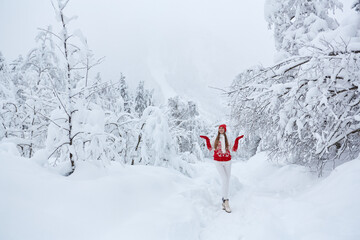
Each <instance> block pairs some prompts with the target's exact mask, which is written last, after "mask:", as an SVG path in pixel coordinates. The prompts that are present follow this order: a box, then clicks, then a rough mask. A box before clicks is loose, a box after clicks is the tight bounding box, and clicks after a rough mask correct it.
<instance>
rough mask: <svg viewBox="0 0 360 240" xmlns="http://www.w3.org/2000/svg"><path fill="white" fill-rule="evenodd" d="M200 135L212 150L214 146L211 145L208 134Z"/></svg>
mask: <svg viewBox="0 0 360 240" xmlns="http://www.w3.org/2000/svg"><path fill="white" fill-rule="evenodd" d="M200 137H201V138H203V139H205V140H206V146H207V148H208V149H209V150H210V151H211V149H212V147H211V144H210V139H209V138H208V137H207V136H204V135H200Z"/></svg>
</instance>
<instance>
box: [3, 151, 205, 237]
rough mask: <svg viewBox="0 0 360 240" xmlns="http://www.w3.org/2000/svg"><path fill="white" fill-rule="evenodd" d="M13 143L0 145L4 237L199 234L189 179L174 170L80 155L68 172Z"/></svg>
mask: <svg viewBox="0 0 360 240" xmlns="http://www.w3.org/2000/svg"><path fill="white" fill-rule="evenodd" d="M15 150H16V148H15V146H4V145H1V148H0V165H1V168H0V195H1V198H0V239H29V240H30V239H36V240H40V239H44V240H48V239H76V240H79V239H87V240H90V239H119V238H120V239H125V238H124V237H126V238H129V239H168V238H169V236H173V237H172V238H171V239H196V237H195V236H196V234H197V232H198V231H199V229H198V228H199V225H197V217H196V216H195V213H196V211H194V209H193V206H192V205H191V201H189V200H186V197H184V196H183V195H182V194H179V192H183V191H186V190H188V189H191V188H192V184H191V181H190V180H189V179H188V178H186V177H185V176H183V175H182V174H180V173H179V172H177V171H175V170H171V169H166V168H161V167H151V166H126V167H123V166H122V165H120V164H119V163H113V164H112V165H111V166H110V167H108V168H103V167H99V166H96V165H95V164H91V163H86V162H78V164H77V169H76V171H75V172H74V174H73V175H71V176H70V177H63V176H61V175H59V174H58V173H55V172H50V171H48V170H47V169H45V168H42V167H40V166H39V165H38V164H36V163H35V162H33V161H32V160H31V159H25V158H21V157H19V156H16V155H14V154H13V153H14V152H15ZM184 229H186V231H184V232H183V233H182V234H181V235H178V233H179V232H181V231H182V230H184ZM190 229H193V230H192V231H189V230H190ZM176 236H177V237H176Z"/></svg>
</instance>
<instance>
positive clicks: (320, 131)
mask: <svg viewBox="0 0 360 240" xmlns="http://www.w3.org/2000/svg"><path fill="white" fill-rule="evenodd" d="M359 17H360V15H359V14H358V13H356V14H355V15H354V13H351V14H350V15H349V19H345V21H344V22H343V23H341V24H340V26H339V27H338V28H337V29H335V30H331V31H330V30H329V31H327V32H323V33H321V34H319V36H317V38H315V39H314V40H313V41H311V42H309V45H308V49H304V51H302V52H301V53H302V55H296V54H295V55H294V56H292V57H290V58H288V59H286V60H283V61H282V62H280V63H278V64H276V65H274V66H271V67H267V68H264V67H260V66H256V67H252V68H250V69H248V70H247V71H245V72H243V73H241V74H240V75H239V76H238V77H237V78H236V79H235V80H234V82H233V84H232V86H231V89H232V90H231V91H229V95H230V103H231V107H232V117H233V119H234V122H236V123H237V125H238V126H241V127H242V128H243V129H244V130H245V133H244V134H246V135H247V136H248V142H247V144H248V147H249V149H254V148H255V149H258V150H268V151H270V152H271V154H270V156H271V157H273V158H274V159H287V161H289V162H295V163H300V164H305V165H309V166H316V167H317V170H318V171H319V174H320V175H321V173H322V170H323V169H324V166H325V165H326V163H329V162H331V163H333V166H335V165H336V164H339V163H341V162H343V161H348V160H351V159H354V158H355V157H356V156H357V155H358V154H359V153H360V148H359V146H360V145H359V143H360V142H359V139H360V137H359V136H360V119H359V117H358V116H359V114H360V106H359V104H360V93H359V84H360V78H359V76H360V65H359V61H360V51H359V50H360V45H359V42H360V36H359V32H360V31H359V28H360V26H359V25H358V22H359V20H360V18H359ZM345 29H352V31H345ZM341 39H342V41H340V40H341ZM305 50H307V51H305ZM249 145H251V146H249Z"/></svg>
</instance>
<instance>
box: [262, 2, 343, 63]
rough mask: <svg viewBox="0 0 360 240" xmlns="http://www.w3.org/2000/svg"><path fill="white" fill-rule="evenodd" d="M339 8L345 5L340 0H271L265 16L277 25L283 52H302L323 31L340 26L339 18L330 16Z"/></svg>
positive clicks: (278, 43) (277, 42)
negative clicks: (330, 13) (300, 50)
mask: <svg viewBox="0 0 360 240" xmlns="http://www.w3.org/2000/svg"><path fill="white" fill-rule="evenodd" d="M337 8H339V9H341V8H342V4H341V3H340V2H339V1H338V0H267V1H266V3H265V19H266V21H267V22H268V23H269V27H271V26H273V28H274V38H275V46H276V49H277V50H278V51H279V55H282V58H284V57H289V56H291V55H298V54H299V49H301V48H302V47H304V46H306V45H307V44H308V43H309V42H311V41H312V40H313V39H314V38H315V37H316V36H317V34H318V33H319V32H324V31H328V30H334V29H335V28H337V27H338V23H337V21H336V20H335V19H334V18H333V17H330V16H329V12H330V11H334V10H335V9H337Z"/></svg>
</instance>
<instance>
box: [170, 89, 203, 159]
mask: <svg viewBox="0 0 360 240" xmlns="http://www.w3.org/2000/svg"><path fill="white" fill-rule="evenodd" d="M167 108H168V110H167V115H168V119H169V126H170V132H171V134H172V136H173V137H174V138H175V139H176V142H177V144H176V146H177V152H178V153H179V154H185V155H188V156H187V157H188V158H193V159H192V160H190V159H189V161H191V162H194V161H195V160H194V159H198V160H202V158H203V156H202V151H201V150H200V144H201V143H202V142H203V141H202V140H200V139H199V136H200V135H202V134H205V133H206V132H207V124H206V123H205V121H203V120H202V119H201V118H200V117H199V111H198V107H197V105H196V103H195V102H193V101H186V100H184V99H183V98H181V97H180V96H176V97H173V98H169V99H168V106H167ZM186 153H188V154H186ZM189 154H190V155H193V157H192V156H190V155H189Z"/></svg>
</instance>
